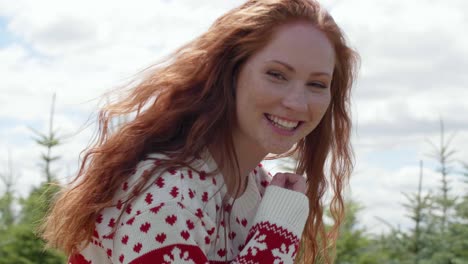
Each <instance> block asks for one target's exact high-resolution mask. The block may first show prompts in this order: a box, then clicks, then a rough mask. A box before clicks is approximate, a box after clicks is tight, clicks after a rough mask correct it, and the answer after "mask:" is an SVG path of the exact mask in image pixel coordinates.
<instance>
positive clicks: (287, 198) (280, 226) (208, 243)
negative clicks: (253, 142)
mask: <svg viewBox="0 0 468 264" xmlns="http://www.w3.org/2000/svg"><path fill="white" fill-rule="evenodd" d="M164 158H165V156H162V155H156V154H153V155H150V156H149V157H148V158H147V159H146V160H144V161H142V162H140V163H139V164H138V166H137V168H136V170H135V172H134V173H133V175H132V176H131V177H130V178H129V180H128V181H126V182H125V183H124V184H123V185H122V187H121V189H120V190H119V191H118V192H117V194H116V195H115V204H116V205H115V206H113V207H109V208H105V209H104V210H102V212H101V213H100V214H99V215H98V217H97V219H96V223H95V231H94V235H93V236H92V239H91V243H89V244H88V245H87V246H86V247H85V248H84V249H83V250H81V251H80V252H79V253H78V254H76V255H73V256H71V257H70V258H69V263H71V264H82V263H92V264H105V263H142V264H143V263H167V264H168V263H178V264H179V263H180V264H183V263H197V264H198V263H226V259H227V260H228V263H278V264H279V263H284V264H286V263H293V262H294V258H295V256H296V253H297V250H298V246H299V241H300V236H301V234H302V231H303V228H304V225H305V222H306V220H307V216H308V213H309V206H308V199H307V197H306V196H305V195H303V194H301V193H299V192H295V191H291V190H286V189H283V188H280V187H277V186H268V184H269V182H270V180H271V175H270V174H269V173H267V172H266V171H265V170H264V168H263V167H262V165H261V164H259V165H258V166H257V167H256V168H255V169H254V170H253V171H252V172H251V173H250V174H249V176H248V184H247V187H246V190H245V192H244V193H243V194H242V195H241V196H240V197H238V198H237V199H236V201H235V203H234V204H233V205H232V206H230V204H231V203H229V204H228V206H227V207H226V208H225V211H226V212H229V211H230V213H231V215H230V218H227V217H228V216H229V214H227V213H225V216H226V217H224V219H225V220H226V221H227V220H228V219H229V223H226V222H225V221H224V220H223V218H222V217H221V214H220V212H221V211H223V210H220V206H221V204H222V198H223V197H224V195H225V194H226V192H227V189H226V186H225V184H223V182H224V181H223V176H222V175H221V174H217V175H214V176H207V175H206V174H205V172H209V171H213V170H214V169H216V163H215V162H214V160H213V159H212V157H211V156H210V155H209V154H206V153H205V154H204V155H203V157H202V158H200V159H197V160H196V162H195V164H193V165H194V167H195V168H197V170H198V171H200V173H197V172H195V171H193V170H191V169H189V168H183V169H178V170H170V169H169V170H167V171H164V172H162V174H161V173H156V174H157V175H148V172H149V170H150V169H151V168H152V167H153V166H158V165H157V164H158V160H160V159H164ZM145 173H146V175H144V174H145ZM142 176H149V177H150V181H149V185H148V188H146V189H144V190H143V191H142V192H141V193H139V194H137V196H136V199H134V200H132V201H131V203H128V204H127V203H125V200H124V199H125V197H126V196H127V194H128V192H131V191H132V188H131V186H132V185H133V183H135V182H136V180H137V179H138V178H139V177H142ZM230 202H232V198H231V199H230ZM119 216H120V218H119ZM229 226H230V228H228V227H229ZM114 227H116V228H114ZM225 228H226V230H225ZM112 230H114V232H112ZM225 231H228V233H227V234H225ZM226 235H227V237H226V239H225V236H226Z"/></svg>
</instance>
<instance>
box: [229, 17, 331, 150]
mask: <svg viewBox="0 0 468 264" xmlns="http://www.w3.org/2000/svg"><path fill="white" fill-rule="evenodd" d="M334 66H335V55H334V50H333V47H332V45H331V43H330V41H329V40H328V39H327V37H326V36H325V34H324V33H322V32H321V31H319V30H318V29H316V28H315V27H314V26H313V25H312V24H309V23H307V22H295V23H292V24H287V25H283V26H281V27H279V28H278V29H277V30H276V32H275V34H274V35H273V38H272V40H271V41H270V42H269V43H268V44H267V45H266V46H265V47H264V48H263V49H261V50H260V51H258V52H257V53H256V54H254V55H253V56H252V57H250V58H249V59H248V60H247V61H246V63H245V64H244V65H243V67H242V68H241V70H240V72H239V76H238V80H237V87H236V114H237V125H236V127H235V130H234V131H233V137H234V143H235V144H236V145H237V146H241V147H240V148H242V146H244V149H247V150H246V151H251V152H255V153H257V154H259V153H261V154H262V155H266V154H268V153H274V154H280V153H284V152H286V151H288V150H290V149H291V148H292V147H293V146H294V144H295V143H297V142H298V141H299V140H300V139H302V138H304V137H305V136H306V135H308V134H309V133H310V132H311V131H312V130H314V129H315V127H317V125H318V124H319V122H320V120H321V119H322V117H323V115H324V114H325V112H326V110H327V108H328V105H329V104H330V100H331V93H330V85H331V81H332V75H333V69H334Z"/></svg>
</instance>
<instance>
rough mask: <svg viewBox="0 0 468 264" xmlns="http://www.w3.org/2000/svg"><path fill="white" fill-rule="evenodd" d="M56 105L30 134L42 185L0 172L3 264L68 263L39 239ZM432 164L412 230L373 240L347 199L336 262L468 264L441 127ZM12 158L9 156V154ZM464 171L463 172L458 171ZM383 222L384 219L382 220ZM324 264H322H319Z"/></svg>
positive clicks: (462, 208)
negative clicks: (43, 126) (433, 181)
mask: <svg viewBox="0 0 468 264" xmlns="http://www.w3.org/2000/svg"><path fill="white" fill-rule="evenodd" d="M54 101H55V96H54V98H53V102H52V108H51V113H50V124H49V131H48V132H47V133H41V132H38V131H36V130H34V129H32V133H34V135H35V140H36V143H37V144H39V145H41V146H42V147H43V149H44V153H43V154H42V155H41V156H40V159H41V164H42V172H43V173H42V174H43V177H44V179H43V183H42V184H41V185H40V186H38V187H35V188H33V189H32V191H31V192H30V193H29V195H28V197H26V198H18V197H17V196H16V193H15V189H14V188H15V184H16V183H15V180H16V178H17V176H18V174H17V173H16V172H15V171H14V168H13V166H12V162H11V158H9V162H8V166H7V169H6V170H4V171H1V172H0V184H3V188H2V189H3V193H0V264H12V263H15V264H17V263H18V264H29V263H44V264H46V263H47V264H49V263H50V264H55V263H66V257H65V256H64V255H62V254H61V253H59V252H56V251H54V250H49V249H45V248H44V241H43V240H42V239H41V238H39V237H38V235H37V229H38V226H39V225H40V223H41V221H42V219H43V217H44V215H45V214H46V212H47V210H48V208H49V205H50V202H51V200H52V197H53V196H54V195H55V193H56V192H58V191H59V188H60V187H58V186H59V185H58V182H57V177H56V175H55V174H54V173H53V170H52V169H51V165H52V164H54V162H56V161H57V160H58V159H59V157H58V156H53V155H52V153H53V150H54V147H56V146H58V145H60V144H62V140H61V139H60V138H59V137H58V136H57V132H56V131H54V129H53V117H54ZM433 146H434V151H433V153H432V155H431V159H433V160H435V161H437V163H438V172H439V175H440V187H439V189H437V190H432V192H430V193H423V191H422V189H423V183H424V175H423V169H422V167H423V166H422V162H421V165H420V166H421V172H420V174H419V175H415V177H419V186H418V189H417V190H415V191H414V192H412V193H405V194H403V195H405V197H406V203H405V204H404V207H405V208H406V216H407V217H409V219H411V223H412V227H411V228H410V229H405V230H402V229H400V228H398V227H394V226H392V224H390V223H386V222H384V224H386V225H388V226H389V228H390V232H388V233H385V234H381V235H374V234H370V233H369V232H368V231H367V230H366V228H365V227H361V225H359V220H358V217H357V215H358V213H359V211H360V210H363V209H364V208H362V207H361V206H360V205H359V203H358V202H356V201H352V200H348V201H347V206H346V211H347V214H346V220H345V222H344V224H343V225H342V227H341V232H340V238H339V240H338V243H337V248H336V252H335V253H334V254H335V256H336V263H339V264H346V263H353V264H355V263H357V264H377V263H379V264H380V263H386V264H393V263H395V264H396V263H402V264H406V263H408V264H410V263H411V264H429V263H431V264H432V263H434V264H461V263H468V191H465V194H464V195H463V196H461V197H457V196H456V195H455V194H454V193H453V190H452V189H451V187H450V186H451V185H452V184H461V183H459V182H454V181H453V180H450V178H451V177H452V176H456V175H464V176H465V180H464V182H463V184H465V187H464V188H465V190H468V164H467V163H463V162H461V163H460V164H461V166H459V162H460V161H459V160H457V157H456V152H455V151H454V150H453V149H451V145H450V140H446V139H445V132H444V127H443V123H442V122H441V135H440V143H439V144H433ZM9 157H10V155H9ZM459 167H461V168H462V171H458V170H456V168H459ZM382 221H383V220H382ZM318 263H320V260H319V261H318Z"/></svg>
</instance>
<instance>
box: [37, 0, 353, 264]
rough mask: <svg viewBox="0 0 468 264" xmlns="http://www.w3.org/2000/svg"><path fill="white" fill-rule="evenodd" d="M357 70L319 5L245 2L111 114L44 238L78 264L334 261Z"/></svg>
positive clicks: (303, 0) (298, 0)
mask: <svg viewBox="0 0 468 264" xmlns="http://www.w3.org/2000/svg"><path fill="white" fill-rule="evenodd" d="M356 63H357V54H356V53H355V52H354V51H353V50H352V49H350V48H349V47H348V46H347V44H346V42H345V40H344V37H343V34H342V32H341V31H340V29H339V28H338V26H337V25H336V24H335V22H334V21H333V19H332V17H331V16H330V15H329V14H328V13H327V12H326V11H324V10H323V9H322V8H321V7H320V6H319V4H318V3H316V2H313V1H308V0H268V1H267V0H264V1H254V0H250V1H247V2H246V3H245V4H243V5H242V6H240V7H238V8H236V9H233V10H232V11H230V12H228V13H227V14H225V15H224V16H222V17H220V18H219V19H218V20H216V22H215V23H214V24H213V25H212V27H211V28H210V29H209V30H208V31H207V32H206V33H204V34H203V35H201V36H200V37H198V38H197V39H195V40H193V41H192V42H190V43H188V44H187V45H185V46H183V47H182V48H180V49H179V50H178V51H176V52H175V53H174V54H173V55H172V56H171V58H170V59H169V60H168V61H166V62H165V64H160V65H159V66H156V67H155V68H153V69H152V70H151V73H149V74H148V75H146V76H145V77H144V78H143V80H142V81H141V82H140V83H138V84H137V85H136V86H135V87H134V88H133V89H131V90H130V92H129V94H127V95H126V96H124V97H123V98H122V99H121V100H120V101H117V102H114V103H111V104H109V105H108V106H107V107H105V108H104V109H103V110H101V113H100V116H99V124H100V134H99V138H98V140H97V142H96V143H95V145H94V146H93V147H92V148H90V149H89V150H88V151H87V152H86V154H85V156H84V159H83V162H82V164H81V168H80V171H79V174H78V176H77V178H76V179H75V180H74V181H73V182H72V183H71V184H70V186H69V187H67V188H65V189H64V190H63V192H62V193H61V194H60V195H59V197H58V199H57V201H56V202H55V205H54V206H53V208H52V210H51V212H50V214H49V216H48V218H47V221H46V225H45V229H44V238H45V239H46V240H47V241H48V243H49V245H50V246H53V247H58V248H60V249H62V250H63V251H64V252H66V253H67V254H69V255H70V263H90V262H91V263H206V262H210V263H228V262H231V261H232V262H234V263H293V261H294V259H295V258H296V255H297V260H298V261H300V262H303V263H313V262H314V261H315V260H316V259H317V258H318V256H322V257H323V258H324V260H325V262H327V263H331V262H332V259H333V257H332V254H331V253H329V251H331V250H330V249H332V248H333V245H334V242H335V240H336V238H337V229H338V227H339V225H340V223H341V221H342V219H343V214H344V208H343V198H342V189H343V185H344V184H345V182H346V180H347V179H348V177H349V175H350V172H351V169H352V162H351V159H352V158H351V156H352V152H351V147H350V142H349V136H350V135H349V134H350V126H351V124H350V117H349V99H350V98H349V96H350V95H349V94H350V88H351V85H352V82H353V79H354V77H355V73H354V71H355V68H356ZM131 114H135V118H134V119H132V120H131V121H129V122H127V123H125V124H124V125H122V126H121V128H120V129H119V130H118V131H116V132H113V133H110V132H109V129H110V127H109V124H110V122H111V120H112V119H114V118H116V117H121V116H127V115H131ZM269 153H273V154H277V155H278V156H287V155H293V154H294V155H296V156H297V157H298V160H299V162H298V166H297V169H296V174H292V173H278V174H276V175H275V176H274V177H271V176H270V175H269V174H268V173H267V172H265V170H264V168H263V167H262V166H261V164H260V162H261V161H262V160H263V159H264V158H265V157H266V156H267V155H268V154H269ZM326 160H328V162H327V163H326ZM325 164H328V165H329V166H326V165H325ZM325 171H326V172H327V174H329V179H327V178H326V177H325ZM301 175H304V176H305V177H304V176H301ZM328 184H330V185H331V187H332V190H333V200H332V203H331V206H330V210H331V213H332V216H333V219H334V226H333V228H332V229H331V230H330V231H329V233H328V234H327V233H326V232H325V228H324V223H323V220H322V218H323V208H322V203H321V202H322V197H323V195H324V193H325V191H326V189H327V185H328ZM299 245H301V249H299ZM298 253H299V254H298Z"/></svg>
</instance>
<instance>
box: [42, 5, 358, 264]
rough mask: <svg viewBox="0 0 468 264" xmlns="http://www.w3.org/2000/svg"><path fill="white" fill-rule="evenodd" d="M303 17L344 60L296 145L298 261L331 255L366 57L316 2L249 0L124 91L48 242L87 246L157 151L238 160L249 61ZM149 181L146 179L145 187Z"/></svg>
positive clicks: (52, 222)
mask: <svg viewBox="0 0 468 264" xmlns="http://www.w3.org/2000/svg"><path fill="white" fill-rule="evenodd" d="M298 20H301V21H308V22H310V23H312V24H313V25H315V26H316V28H318V29H319V30H321V31H322V32H324V33H325V34H326V35H327V36H328V38H329V40H330V41H331V43H332V44H333V47H334V50H335V55H336V60H335V61H336V65H335V69H334V73H333V80H332V85H331V92H332V99H331V103H330V106H329V108H328V110H327V112H326V114H325V116H324V117H323V119H322V120H321V122H320V124H319V125H318V127H317V128H316V129H315V130H314V131H313V132H311V133H310V134H309V135H308V136H307V137H306V138H305V139H303V140H301V141H300V142H299V143H298V144H297V146H296V149H295V152H296V154H297V157H298V159H299V162H298V167H297V170H296V173H298V174H304V175H306V177H307V182H308V192H307V196H308V197H309V200H310V215H309V217H308V221H307V223H306V227H305V230H304V233H303V235H302V241H301V251H300V252H302V253H301V254H298V256H297V260H298V261H299V262H302V263H314V261H315V260H317V256H319V255H320V256H324V258H325V262H326V263H331V262H332V261H333V256H332V255H333V254H331V253H330V252H331V251H332V249H333V248H334V244H335V242H336V239H337V236H338V228H339V225H340V224H341V222H342V220H343V217H344V203H343V188H344V186H345V184H346V183H347V180H348V178H349V176H350V174H351V171H352V167H353V158H352V157H353V155H352V149H351V145H350V131H351V120H350V105H349V104H350V91H351V86H352V84H353V81H354V79H355V76H356V69H357V64H358V55H357V53H356V52H355V51H354V50H353V49H352V48H350V47H349V46H348V44H347V43H346V40H345V37H344V35H343V33H342V31H341V30H340V28H339V27H338V26H337V24H336V23H335V22H334V20H333V18H332V17H331V16H330V15H329V14H328V12H326V11H325V10H324V9H323V8H321V6H320V5H319V4H318V3H317V2H315V1H310V0H263V1H262V0H250V1H247V2H246V3H244V4H243V5H242V6H240V7H238V8H235V9H233V10H231V11H229V12H228V13H226V14H225V15H223V16H221V17H220V18H219V19H217V20H216V21H215V22H214V24H213V25H212V26H211V27H210V28H209V30H208V31H207V32H206V33H204V34H202V35H201V36H199V37H198V38H196V39H194V40H193V41H191V42H189V43H188V44H186V45H184V46H182V47H181V48H180V49H178V50H177V51H175V52H174V53H173V54H172V55H171V56H170V57H169V58H168V59H166V60H165V61H163V62H161V63H160V64H157V65H155V66H153V67H151V68H149V70H147V71H146V72H145V74H143V76H142V78H141V79H140V81H139V82H138V83H136V84H134V85H133V86H132V87H131V89H130V90H129V91H128V92H127V93H125V94H124V96H122V97H121V98H120V99H118V100H116V101H114V102H110V103H109V104H107V106H105V107H103V108H102V110H100V112H99V131H98V137H97V139H96V141H95V142H94V145H92V146H91V147H90V148H88V149H87V150H86V152H85V154H84V156H83V159H82V162H81V166H80V170H79V172H78V175H77V176H76V178H75V179H74V180H73V181H72V182H71V183H70V184H69V185H68V186H67V187H66V188H64V189H63V191H62V192H61V193H60V194H59V195H58V196H57V199H56V201H55V203H54V205H53V207H52V208H51V210H50V213H49V214H48V217H47V218H46V219H45V224H44V226H43V230H42V231H43V237H44V238H45V240H46V241H48V245H49V246H52V247H57V248H59V249H61V250H63V251H64V252H65V253H67V254H73V253H74V252H76V251H77V250H79V249H80V247H81V246H83V245H84V244H86V243H87V242H88V241H89V240H90V238H91V236H92V233H93V229H94V222H95V218H96V216H97V214H98V212H99V211H100V210H102V209H103V208H105V207H108V206H111V205H112V199H113V196H114V193H115V192H116V190H117V189H118V187H119V186H120V185H121V184H122V183H123V182H124V181H126V179H127V178H128V177H129V176H130V172H131V171H132V170H134V168H135V167H136V164H137V163H138V162H139V161H141V160H142V159H144V158H145V156H146V155H148V154H149V153H152V152H163V153H172V155H173V159H172V161H171V163H170V164H169V163H167V164H166V166H175V165H179V166H182V165H186V164H187V163H189V162H190V158H191V157H196V156H198V155H199V154H200V153H201V151H203V150H204V149H205V148H206V147H207V146H215V147H216V148H217V149H219V153H221V154H222V157H221V160H223V162H222V164H224V165H226V166H231V167H235V166H236V165H235V164H236V161H237V159H236V157H235V152H234V147H235V146H234V145H233V141H232V135H231V131H232V130H233V127H234V126H235V120H236V119H235V86H236V78H237V75H238V72H239V69H240V68H241V67H242V66H243V64H244V63H245V62H246V61H247V60H248V59H249V58H250V57H251V56H252V55H253V54H254V53H255V52H257V51H258V50H260V49H261V48H262V47H264V46H265V45H266V44H267V43H268V42H269V40H270V39H271V38H272V35H273V34H274V32H275V29H276V28H278V26H280V25H284V24H286V23H290V22H293V21H298ZM129 115H130V116H131V115H133V116H134V118H132V119H131V120H130V121H128V122H126V123H124V124H123V125H122V126H121V127H120V128H119V129H118V130H117V131H115V132H111V123H112V120H115V119H116V118H119V117H123V116H129ZM174 153H177V154H176V155H174ZM291 153H292V152H291ZM291 153H289V154H291ZM224 165H223V166H224ZM325 172H327V176H326V173H325ZM147 180H148V179H146V178H142V179H141V180H140V183H139V184H140V185H139V186H142V185H144V184H145V181H147ZM230 181H231V182H226V184H228V185H231V184H233V185H234V186H237V184H239V181H240V179H239V178H236V177H234V178H232V179H230ZM329 185H330V186H331V187H332V190H333V199H332V201H331V205H330V212H331V215H332V217H333V219H334V226H333V227H332V228H331V229H330V230H329V231H328V232H327V231H326V230H325V225H324V222H323V205H322V198H323V196H324V194H325V192H326V191H327V189H328V186H329ZM131 198H132V197H129V199H131Z"/></svg>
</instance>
